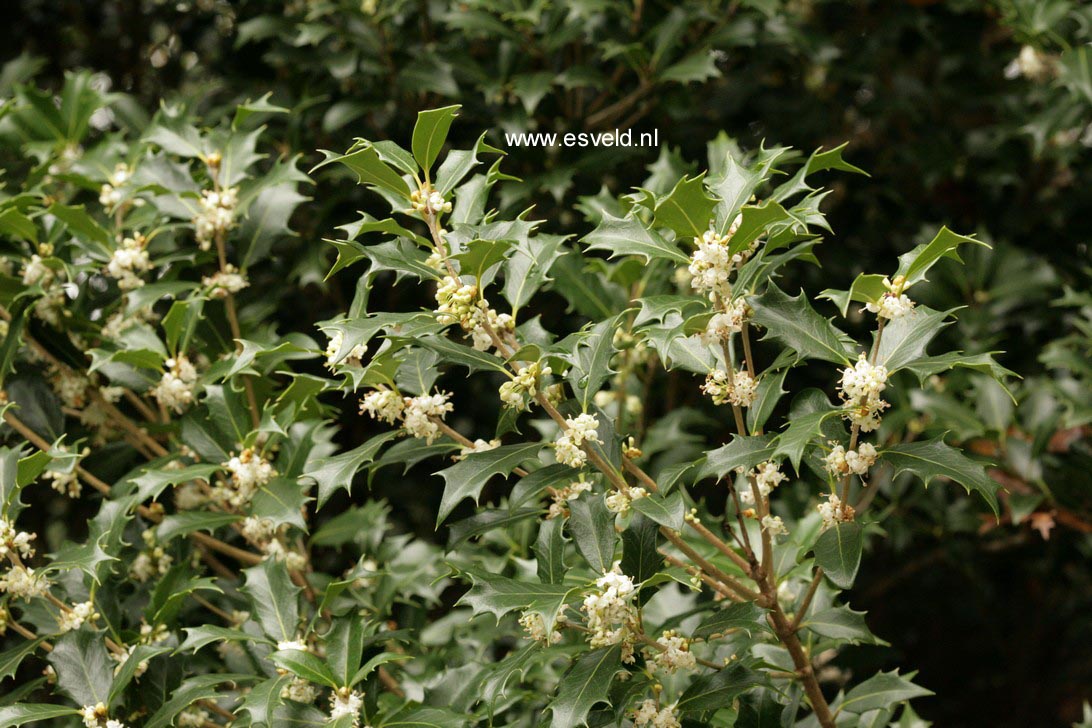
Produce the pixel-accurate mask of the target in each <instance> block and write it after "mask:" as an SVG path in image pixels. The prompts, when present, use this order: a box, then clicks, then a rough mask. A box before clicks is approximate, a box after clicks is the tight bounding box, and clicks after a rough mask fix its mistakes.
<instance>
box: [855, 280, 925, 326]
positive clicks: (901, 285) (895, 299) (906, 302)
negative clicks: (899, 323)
mask: <svg viewBox="0 0 1092 728" xmlns="http://www.w3.org/2000/svg"><path fill="white" fill-rule="evenodd" d="M883 285H884V288H886V289H887V292H886V293H884V294H883V295H882V296H880V299H879V300H878V301H869V302H868V303H866V304H865V307H864V308H863V309H861V310H862V311H865V310H867V311H869V312H871V313H874V314H876V315H877V316H878V317H879V318H882V319H897V318H901V317H903V316H906V315H907V314H910V313H913V311H914V302H913V301H911V300H910V297H909V296H907V295H906V294H905V293H903V291H904V290H905V289H906V277H905V276H895V280H891V279H890V278H884V279H883Z"/></svg>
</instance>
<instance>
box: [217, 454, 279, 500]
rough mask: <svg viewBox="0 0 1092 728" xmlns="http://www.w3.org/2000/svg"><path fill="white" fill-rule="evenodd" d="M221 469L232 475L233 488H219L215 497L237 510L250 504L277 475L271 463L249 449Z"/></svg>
mask: <svg viewBox="0 0 1092 728" xmlns="http://www.w3.org/2000/svg"><path fill="white" fill-rule="evenodd" d="M221 467H223V468H225V469H226V470H227V471H228V472H229V473H231V486H230V487H226V486H222V485H221V486H217V487H216V488H215V489H214V496H215V497H216V498H217V500H220V501H221V502H223V503H227V504H229V505H231V506H234V507H235V508H242V507H244V506H245V505H247V504H248V503H250V500H251V499H252V498H253V497H254V494H255V493H257V492H258V490H259V489H261V488H262V487H263V486H265V485H266V484H267V483H268V482H269V481H270V480H272V479H273V478H274V477H276V475H277V471H276V470H274V469H273V466H272V465H271V464H270V463H269V461H268V460H266V459H265V458H263V457H262V456H261V455H258V454H256V453H255V452H254V451H253V450H252V449H250V448H249V447H248V448H246V449H245V450H243V451H242V452H241V453H239V454H238V455H236V456H234V457H232V458H231V459H230V460H228V461H227V462H226V463H221Z"/></svg>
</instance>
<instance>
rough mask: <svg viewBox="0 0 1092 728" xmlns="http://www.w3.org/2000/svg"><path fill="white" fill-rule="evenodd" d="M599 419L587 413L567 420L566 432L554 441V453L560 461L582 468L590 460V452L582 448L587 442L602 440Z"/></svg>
mask: <svg viewBox="0 0 1092 728" xmlns="http://www.w3.org/2000/svg"><path fill="white" fill-rule="evenodd" d="M598 428H599V420H597V419H596V418H595V415H589V414H587V413H584V414H581V415H578V416H576V417H569V418H567V419H566V420H565V434H564V435H562V436H561V437H559V438H557V441H556V442H555V443H554V453H555V455H556V457H557V461H558V462H559V463H563V464H565V465H568V466H569V467H573V468H581V467H583V466H584V463H586V462H587V461H588V454H587V453H586V452H584V450H582V449H581V446H582V445H583V444H584V443H586V442H600V439H599V433H598V432H596V430H597V429H598Z"/></svg>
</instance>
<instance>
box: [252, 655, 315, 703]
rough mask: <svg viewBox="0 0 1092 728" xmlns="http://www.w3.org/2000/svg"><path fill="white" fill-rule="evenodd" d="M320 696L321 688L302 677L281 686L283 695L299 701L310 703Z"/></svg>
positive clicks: (294, 678)
mask: <svg viewBox="0 0 1092 728" xmlns="http://www.w3.org/2000/svg"><path fill="white" fill-rule="evenodd" d="M232 644H234V643H232ZM318 696H319V689H318V688H317V687H315V686H314V685H312V684H311V683H309V682H307V681H306V680H304V679H303V678H302V677H293V678H292V681H291V682H290V683H288V684H287V685H285V686H284V687H283V688H281V697H282V698H284V699H286V700H294V701H295V702H297V703H305V704H308V705H310V704H311V703H313V702H315V700H316V699H317V698H318Z"/></svg>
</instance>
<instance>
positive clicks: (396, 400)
mask: <svg viewBox="0 0 1092 728" xmlns="http://www.w3.org/2000/svg"><path fill="white" fill-rule="evenodd" d="M339 348H340V345H339ZM327 355H329V349H327ZM405 406H406V403H405V400H404V399H403V398H402V395H400V394H398V392H395V391H393V390H390V389H387V388H386V387H380V388H379V389H373V390H372V391H371V392H368V393H367V394H365V395H364V399H362V400H360V414H362V415H363V414H367V415H370V416H371V418H372V419H373V420H380V421H382V422H386V423H387V424H388V425H393V424H394V423H395V422H396V421H397V420H398V418H399V417H401V416H402V410H403V409H405Z"/></svg>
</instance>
